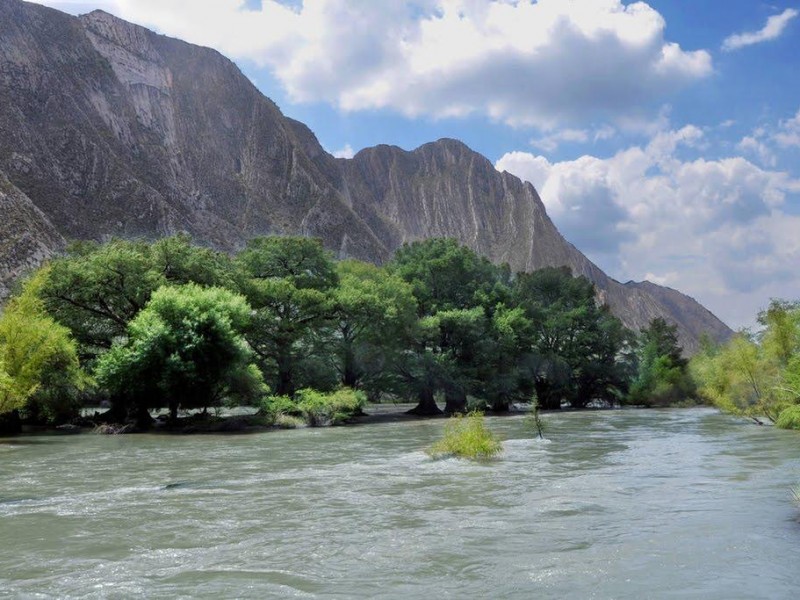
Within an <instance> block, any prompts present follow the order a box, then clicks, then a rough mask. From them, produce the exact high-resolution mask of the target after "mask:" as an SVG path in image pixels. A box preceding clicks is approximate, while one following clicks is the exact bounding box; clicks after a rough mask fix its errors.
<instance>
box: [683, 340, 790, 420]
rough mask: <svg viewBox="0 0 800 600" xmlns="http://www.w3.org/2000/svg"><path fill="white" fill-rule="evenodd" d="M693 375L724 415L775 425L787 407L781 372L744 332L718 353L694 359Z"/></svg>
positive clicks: (706, 354)
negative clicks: (780, 384) (761, 419)
mask: <svg viewBox="0 0 800 600" xmlns="http://www.w3.org/2000/svg"><path fill="white" fill-rule="evenodd" d="M692 372H693V374H694V375H695V377H696V378H697V380H698V381H699V383H700V394H701V395H702V396H703V397H705V398H707V399H708V400H710V401H711V402H712V403H714V404H715V405H716V406H718V407H719V408H720V409H721V410H724V411H725V412H729V413H731V414H735V415H739V416H743V417H748V418H750V419H753V420H755V421H757V422H760V420H759V419H760V418H761V417H766V418H768V419H769V420H770V421H773V422H774V421H775V420H776V419H777V417H778V415H779V414H780V411H781V410H782V408H784V407H785V402H784V401H783V399H782V395H781V394H780V392H779V385H778V384H779V382H780V376H781V373H780V370H779V369H777V368H776V367H775V364H774V363H772V362H771V361H769V360H765V357H764V354H763V353H762V351H761V348H759V346H758V344H756V343H755V341H754V340H753V339H752V337H751V336H750V335H748V334H747V333H745V332H740V333H739V334H737V335H736V336H734V338H733V339H731V340H730V341H729V342H728V343H727V344H725V345H724V346H722V347H721V348H719V349H713V350H711V351H710V352H707V353H703V354H699V355H697V356H695V357H694V359H693V360H692Z"/></svg>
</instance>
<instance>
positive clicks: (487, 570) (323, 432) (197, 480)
mask: <svg viewBox="0 0 800 600" xmlns="http://www.w3.org/2000/svg"><path fill="white" fill-rule="evenodd" d="M546 418H547V421H548V426H549V427H548V430H547V433H546V435H547V437H548V438H549V440H547V441H539V440H535V439H533V436H532V435H531V432H530V431H529V430H528V429H527V428H526V424H525V421H524V419H522V418H520V417H504V418H490V419H489V425H490V427H491V428H492V430H494V431H495V432H496V433H498V434H499V435H500V436H501V438H502V439H503V440H504V444H503V445H504V454H503V456H502V457H501V458H500V459H498V460H495V461H493V462H491V463H488V464H473V463H467V462H463V461H459V460H455V459H448V460H440V461H432V460H431V459H429V458H428V457H427V456H426V455H425V454H424V452H423V449H424V448H425V447H426V446H428V445H429V444H431V443H432V442H433V441H434V440H435V439H436V438H437V437H438V436H439V435H440V433H441V430H442V427H443V424H444V421H442V420H434V421H416V422H399V423H383V424H372V425H364V426H356V427H345V428H333V429H305V430H296V431H276V432H268V433H261V434H251V435H229V436H183V437H181V436H165V435H152V436H151V435H139V436H93V435H79V436H65V437H37V438H20V439H17V440H15V441H11V442H10V443H8V442H5V443H0V596H8V597H34V596H35V597H37V598H48V597H53V598H55V597H58V598H62V597H78V596H81V597H96V598H129V597H147V598H173V597H205V598H222V597H241V598H287V597H297V598H315V597H324V598H374V597H382V598H404V599H410V598H426V599H430V598H434V599H439V598H521V599H531V598H637V599H638V598H703V599H712V598H719V599H725V600H728V599H731V598H771V599H772V598H797V597H800V571H798V565H800V507H797V506H796V505H794V504H793V503H792V498H791V493H790V488H791V487H792V486H793V485H795V484H798V483H800V434H798V433H794V432H785V431H776V430H773V429H771V428H767V427H758V426H755V425H751V424H748V423H745V422H742V421H738V420H736V419H733V418H730V417H727V416H724V415H720V414H718V413H717V412H715V411H713V410H710V409H691V410H662V411H656V410H649V411H636V410H626V411H607V412H585V413H565V414H559V415H547V417H546Z"/></svg>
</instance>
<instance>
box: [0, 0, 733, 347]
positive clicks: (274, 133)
mask: <svg viewBox="0 0 800 600" xmlns="http://www.w3.org/2000/svg"><path fill="white" fill-rule="evenodd" d="M0 172H3V173H5V175H6V176H7V179H0V186H4V187H2V189H6V188H7V189H8V190H10V191H9V192H5V196H0V202H2V203H5V204H0V206H2V207H5V206H9V207H10V206H11V205H12V204H13V206H14V207H15V208H14V210H15V211H16V212H15V214H18V215H24V216H19V217H17V218H15V220H14V223H15V224H14V225H13V226H8V227H6V229H7V230H8V231H6V230H5V229H2V227H3V225H0V234H2V237H0V240H1V241H2V243H0V294H3V293H5V292H6V291H7V287H2V286H7V282H8V281H9V280H10V279H11V278H13V277H14V276H16V275H17V274H18V272H19V270H20V269H21V268H24V267H25V266H31V265H34V264H37V263H38V262H40V261H41V260H42V259H44V258H45V257H46V256H48V255H49V254H50V253H53V252H58V251H59V250H60V249H61V248H63V245H64V238H67V239H69V238H79V239H84V238H90V239H106V238H108V237H111V236H123V237H145V238H156V237H159V236H163V235H167V234H171V233H175V232H178V231H187V232H189V233H191V234H192V235H193V236H194V237H195V238H196V239H197V240H198V241H200V242H202V243H206V244H209V245H213V246H215V247H217V248H221V249H225V250H231V249H235V248H237V247H241V246H242V245H243V244H244V243H245V242H246V240H247V239H249V238H251V237H253V236H256V235H262V234H267V233H273V234H295V233H299V234H303V235H311V236H317V237H320V238H322V239H323V241H324V243H325V245H326V246H327V247H328V248H331V249H332V250H334V251H335V252H336V253H337V254H338V255H339V256H353V257H356V258H361V259H364V260H370V261H373V262H377V263H380V262H383V261H385V260H387V259H388V258H389V257H390V256H391V253H392V252H393V251H394V250H395V249H396V248H397V247H399V245H401V244H402V243H403V242H406V241H411V240H417V239H424V238H428V237H432V236H447V237H455V238H457V239H459V240H461V241H462V242H464V243H466V244H467V245H469V246H470V247H472V248H473V249H475V250H476V251H478V252H480V253H482V254H484V255H486V256H488V257H489V258H491V259H492V260H495V261H498V262H508V263H509V264H511V265H512V267H514V268H515V269H517V270H530V269H534V268H539V267H542V266H561V265H567V266H569V267H570V268H571V269H572V270H573V271H574V272H575V273H577V274H582V275H586V276H587V277H589V278H590V279H592V281H594V282H595V283H596V284H597V286H598V289H599V293H600V295H601V296H602V297H603V298H604V299H605V300H606V301H607V302H608V303H609V305H610V306H611V308H612V310H613V311H614V312H615V314H617V315H618V316H619V317H620V318H621V319H622V320H623V321H624V322H625V323H626V325H628V326H630V327H634V328H640V327H642V326H644V325H646V324H647V323H648V322H649V320H650V319H651V318H652V317H654V316H662V317H665V318H667V319H668V320H669V321H672V322H675V323H677V324H678V325H679V331H680V338H681V342H682V343H683V344H684V345H685V347H686V348H687V349H688V350H693V349H694V348H696V345H697V340H698V338H699V335H700V333H702V332H704V331H706V332H708V333H709V334H710V335H711V336H712V337H714V338H716V339H722V338H724V337H726V336H727V335H729V334H730V331H729V330H728V328H727V327H726V326H725V325H724V324H722V323H721V322H720V321H719V320H718V319H716V318H715V317H714V316H713V315H711V313H709V312H708V311H706V310H705V309H703V308H702V307H701V306H700V305H698V304H697V303H696V302H694V301H693V300H692V299H690V298H687V297H686V296H684V295H682V294H680V293H679V292H676V291H674V290H668V289H666V288H659V287H658V286H654V285H652V284H647V283H645V284H626V285H622V284H620V283H618V282H616V281H614V280H612V279H610V278H608V277H607V276H606V275H605V274H604V273H603V272H602V271H601V270H600V269H599V268H598V267H596V266H595V265H594V264H592V263H591V262H590V261H589V260H588V259H586V257H584V256H583V255H582V254H581V253H580V252H579V251H578V250H577V249H576V248H575V247H573V246H572V245H571V244H569V243H568V242H566V240H564V239H563V237H561V235H560V234H559V233H558V231H557V230H556V228H555V226H554V225H553V223H552V222H551V221H550V219H549V217H548V216H547V213H546V211H545V208H544V205H543V204H542V202H541V200H540V199H539V196H538V195H537V193H536V191H535V190H534V189H533V187H532V186H531V185H530V184H527V183H523V182H522V181H520V180H519V179H517V178H516V177H514V176H512V175H510V174H508V173H498V172H497V171H496V170H495V169H494V167H493V166H492V164H491V163H490V162H489V161H488V160H486V159H485V158H484V157H482V156H480V155H479V154H477V153H475V152H473V151H472V150H470V149H469V148H467V147H466V146H465V145H464V144H462V143H460V142H458V141H455V140H440V141H438V142H434V143H431V144H426V145H424V146H422V147H420V148H418V149H417V150H415V151H413V152H406V151H404V150H401V149H399V148H396V147H391V146H378V147H376V148H369V149H366V150H363V151H362V152H360V153H359V154H358V155H356V156H355V157H354V158H353V159H352V160H344V159H335V158H333V157H332V156H331V155H330V154H328V153H327V152H325V151H324V149H323V148H322V147H321V146H320V144H319V142H318V141H317V139H316V137H315V136H314V134H313V133H312V132H311V131H310V130H309V129H308V128H307V127H306V126H305V125H303V124H302V123H299V122H297V121H293V120H291V119H287V118H286V117H284V116H283V115H282V114H281V113H280V111H279V109H278V108H277V106H276V105H275V104H274V103H273V102H272V101H270V100H269V99H267V98H265V97H264V96H263V95H261V93H260V92H259V91H258V90H257V89H256V88H255V87H254V86H253V85H252V83H251V82H250V81H249V80H248V79H247V78H246V77H245V76H244V75H242V73H241V72H240V71H239V70H238V69H237V68H236V66H235V65H234V64H233V63H232V62H230V61H229V60H228V59H226V58H224V57H223V56H222V55H220V54H219V53H217V52H215V51H213V50H209V49H207V48H200V47H197V46H192V45H190V44H187V43H184V42H181V41H179V40H174V39H170V38H167V37H164V36H160V35H157V34H155V33H153V32H151V31H148V30H147V29H144V28H142V27H138V26H135V25H132V24H130V23H126V22H125V21H122V20H120V19H117V18H115V17H113V16H111V15H108V14H106V13H104V12H100V11H96V12H93V13H91V14H89V15H84V16H82V17H79V18H76V17H71V16H69V15H66V14H63V13H60V12H58V11H55V10H52V9H48V8H44V7H42V6H39V5H33V4H28V3H25V2H22V1H20V0H0ZM3 182H4V183H3ZM2 193H4V192H0V194H2ZM8 210H11V209H10V208H9V209H8ZM5 212H6V211H5V210H4V214H5ZM5 225H7V224H5ZM26 235H27V238H25V236H26ZM23 238H25V240H27V241H23Z"/></svg>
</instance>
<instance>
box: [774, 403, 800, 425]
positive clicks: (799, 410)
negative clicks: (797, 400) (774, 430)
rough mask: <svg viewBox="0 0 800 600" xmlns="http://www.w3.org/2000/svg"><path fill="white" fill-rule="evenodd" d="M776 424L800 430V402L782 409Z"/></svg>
mask: <svg viewBox="0 0 800 600" xmlns="http://www.w3.org/2000/svg"><path fill="white" fill-rule="evenodd" d="M775 426H776V427H779V428H780V429H797V430H800V404H796V405H794V406H790V407H789V408H785V409H784V410H783V411H781V414H780V415H779V416H778V420H777V421H776V422H775Z"/></svg>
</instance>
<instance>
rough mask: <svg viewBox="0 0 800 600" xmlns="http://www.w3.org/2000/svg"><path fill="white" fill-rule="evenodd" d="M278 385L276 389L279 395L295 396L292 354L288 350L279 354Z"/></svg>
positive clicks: (276, 393)
mask: <svg viewBox="0 0 800 600" xmlns="http://www.w3.org/2000/svg"><path fill="white" fill-rule="evenodd" d="M277 362H278V387H277V389H276V390H275V395H277V396H289V397H292V396H294V381H292V380H293V379H294V377H293V373H292V371H293V368H292V355H291V353H290V352H288V351H282V352H281V353H280V355H279V356H278V361H277Z"/></svg>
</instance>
